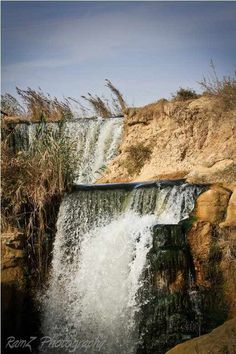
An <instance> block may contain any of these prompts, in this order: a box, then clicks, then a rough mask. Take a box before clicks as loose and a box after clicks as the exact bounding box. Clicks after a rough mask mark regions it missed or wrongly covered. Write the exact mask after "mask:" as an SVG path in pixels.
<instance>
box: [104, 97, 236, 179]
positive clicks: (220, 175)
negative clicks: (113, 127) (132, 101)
mask: <svg viewBox="0 0 236 354" xmlns="http://www.w3.org/2000/svg"><path fill="white" fill-rule="evenodd" d="M235 147H236V111H235V110H231V111H227V110H225V109H223V108H221V107H220V106H219V104H218V102H217V100H216V99H214V98H209V97H207V96H202V97H200V98H198V99H195V100H188V101H174V100H173V101H166V100H161V101H159V102H157V103H153V104H150V105H147V106H145V107H142V108H129V109H127V110H126V111H125V129H124V136H123V140H122V143H121V146H120V154H119V155H118V156H117V158H116V159H114V160H113V162H112V163H111V164H110V166H109V167H108V169H107V171H106V172H105V174H104V175H103V176H102V178H101V179H100V180H99V182H103V183H107V182H121V181H134V180H136V181H144V180H152V179H153V180H157V179H163V178H164V179H165V178H167V179H173V178H174V179H175V178H186V179H187V180H188V181H189V182H194V183H217V182H225V183H229V182H232V181H236V148H235Z"/></svg>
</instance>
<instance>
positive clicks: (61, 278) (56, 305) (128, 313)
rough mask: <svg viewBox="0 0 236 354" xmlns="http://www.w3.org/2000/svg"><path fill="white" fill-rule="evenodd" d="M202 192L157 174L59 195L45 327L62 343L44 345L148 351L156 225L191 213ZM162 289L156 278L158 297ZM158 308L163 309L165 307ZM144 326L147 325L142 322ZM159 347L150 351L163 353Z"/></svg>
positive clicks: (115, 352) (117, 352)
mask: <svg viewBox="0 0 236 354" xmlns="http://www.w3.org/2000/svg"><path fill="white" fill-rule="evenodd" d="M200 192H201V187H199V186H195V185H188V184H185V183H177V184H176V185H168V184H165V183H164V184H163V183H161V182H160V183H152V184H143V185H137V186H136V185H135V186H133V187H132V188H122V186H119V185H118V186H117V187H115V188H114V186H113V188H110V187H109V185H108V186H107V187H105V188H102V189H100V188H99V185H98V186H94V187H93V188H91V189H89V188H87V189H84V190H83V189H81V190H78V191H74V192H72V193H71V194H69V195H67V196H66V197H65V198H64V200H63V202H62V204H61V207H60V212H59V217H58V224H57V229H58V231H57V235H56V238H55V243H54V250H53V262H52V272H51V277H50V281H49V286H48V289H47V291H46V293H45V294H44V296H43V300H42V303H43V319H42V323H43V324H42V332H43V334H44V335H45V336H48V337H50V338H53V340H55V341H56V340H57V341H58V343H59V344H58V345H59V349H55V347H54V349H53V348H51V347H50V344H48V345H46V344H45V346H44V347H42V348H41V349H42V351H44V352H47V353H50V352H52V353H62V354H64V353H69V352H75V353H86V352H87V353H98V352H100V353H104V354H123V353H126V354H134V353H137V352H138V353H148V352H149V351H148V349H147V344H145V345H144V346H143V344H142V343H144V342H145V340H144V336H145V331H146V332H147V330H145V329H143V326H142V323H143V321H144V318H145V315H143V314H142V312H143V309H145V308H147V306H149V304H151V306H153V302H152V296H151V297H149V296H150V291H149V290H148V288H150V286H152V285H150V284H148V286H147V282H148V279H152V269H151V268H152V262H151V261H150V259H151V255H152V250H153V249H154V248H155V247H156V245H157V242H156V239H155V245H154V230H155V228H157V226H158V225H163V224H168V225H170V227H171V228H172V226H171V225H173V226H174V225H176V224H178V223H179V222H180V221H181V220H183V219H186V218H188V216H189V213H190V212H191V211H192V210H193V208H194V202H195V198H196V196H197V195H198V194H199V193H200ZM171 233H172V231H171ZM159 234H160V233H159ZM163 235H164V233H162V235H161V237H162V236H163ZM171 235H172V234H171ZM171 237H172V236H171ZM164 238H165V235H164ZM175 238H178V235H177V236H176V234H175ZM157 240H159V239H157ZM158 242H159V241H158ZM178 242H180V243H184V240H181V239H180V240H178ZM162 243H163V240H162ZM154 246H155V247H154ZM158 247H159V246H158ZM158 250H159V248H158ZM158 259H159V260H160V259H162V258H158ZM151 282H153V280H151ZM161 289H162V288H161V285H160V286H159V285H157V292H156V296H157V297H158V299H159V295H158V294H159V291H161ZM165 310H166V309H165V308H164V311H165ZM147 311H150V306H149V309H148V310H147ZM151 311H152V312H153V313H154V312H155V309H152V310H151ZM161 315H162V316H164V317H165V316H166V314H165V313H164V312H163V311H162V314H161ZM149 322H150V321H149ZM144 327H146V328H148V325H146V322H145V324H144ZM146 342H148V340H146ZM145 348H146V349H145ZM161 350H162V349H160V351H155V353H164V351H161Z"/></svg>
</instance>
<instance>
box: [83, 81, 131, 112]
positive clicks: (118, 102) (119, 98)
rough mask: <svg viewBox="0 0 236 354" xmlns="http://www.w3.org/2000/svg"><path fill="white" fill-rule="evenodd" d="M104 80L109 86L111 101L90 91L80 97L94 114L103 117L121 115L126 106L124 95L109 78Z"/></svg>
mask: <svg viewBox="0 0 236 354" xmlns="http://www.w3.org/2000/svg"><path fill="white" fill-rule="evenodd" d="M105 81H106V85H105V86H106V87H107V88H109V90H110V91H111V93H112V96H111V101H110V100H109V99H107V98H105V97H103V96H101V97H100V96H98V95H95V96H93V95H92V94H91V93H88V94H87V96H81V97H82V98H83V99H84V100H86V101H87V102H88V103H89V104H90V106H91V107H92V109H93V111H94V113H95V115H98V116H100V117H103V118H110V117H117V116H122V115H123V112H124V110H125V109H126V108H127V105H126V102H125V100H124V97H123V95H122V94H121V92H120V91H119V90H118V89H117V88H116V87H115V86H114V85H113V84H112V82H111V81H110V80H108V79H106V80H105ZM77 102H78V101H77ZM78 103H79V102H78Z"/></svg>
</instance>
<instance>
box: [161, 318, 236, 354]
mask: <svg viewBox="0 0 236 354" xmlns="http://www.w3.org/2000/svg"><path fill="white" fill-rule="evenodd" d="M196 353H198V354H207V353H210V354H223V353H227V354H235V353H236V318H234V319H232V320H230V321H227V322H225V323H224V324H223V325H222V326H220V327H218V328H216V329H214V330H213V331H212V332H211V333H209V334H206V335H204V336H201V337H198V338H194V339H192V340H190V341H187V342H185V343H183V344H179V345H177V346H176V347H175V348H173V349H171V350H169V351H168V352H167V353H166V354H196Z"/></svg>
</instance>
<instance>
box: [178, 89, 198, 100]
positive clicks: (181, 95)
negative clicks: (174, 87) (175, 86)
mask: <svg viewBox="0 0 236 354" xmlns="http://www.w3.org/2000/svg"><path fill="white" fill-rule="evenodd" d="M172 97H173V99H174V100H175V101H188V100H195V99H197V98H199V97H200V96H199V95H198V94H197V93H196V91H194V90H192V89H190V88H182V87H180V88H179V90H178V91H176V93H175V94H172Z"/></svg>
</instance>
